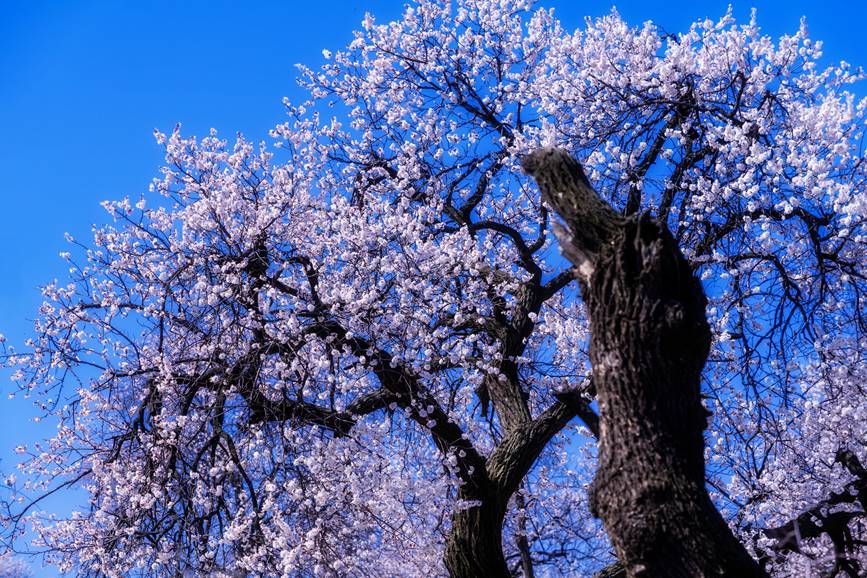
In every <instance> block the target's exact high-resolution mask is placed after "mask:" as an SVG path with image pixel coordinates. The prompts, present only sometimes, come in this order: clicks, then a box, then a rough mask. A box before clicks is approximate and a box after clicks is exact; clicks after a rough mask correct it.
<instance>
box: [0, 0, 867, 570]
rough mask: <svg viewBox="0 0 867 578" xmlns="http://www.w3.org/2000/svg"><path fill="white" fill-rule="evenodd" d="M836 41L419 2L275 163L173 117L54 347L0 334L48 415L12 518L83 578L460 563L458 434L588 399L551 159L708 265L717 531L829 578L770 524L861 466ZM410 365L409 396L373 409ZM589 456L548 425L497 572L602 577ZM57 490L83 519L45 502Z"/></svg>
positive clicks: (74, 257) (829, 563)
mask: <svg viewBox="0 0 867 578" xmlns="http://www.w3.org/2000/svg"><path fill="white" fill-rule="evenodd" d="M820 55H821V43H819V42H816V41H814V40H812V39H811V38H810V37H809V36H808V35H807V29H806V25H802V26H801V28H800V29H799V30H798V31H796V32H795V33H794V34H792V35H790V36H785V37H783V38H781V39H779V40H776V41H775V40H772V39H770V38H768V37H767V36H764V35H762V33H761V30H760V29H759V27H758V24H757V22H756V17H755V16H754V17H753V19H752V20H751V21H750V22H748V23H746V24H739V23H737V22H736V21H735V20H734V19H733V18H732V16H731V14H730V13H728V14H725V15H723V17H722V18H720V19H719V20H702V21H699V22H696V23H695V24H693V25H692V26H691V27H690V28H689V30H687V31H685V32H684V33H682V34H679V35H676V36H673V35H665V34H663V33H662V31H661V30H660V29H659V28H657V27H656V26H655V25H654V24H652V23H650V22H648V23H645V24H643V25H641V26H638V27H635V26H632V25H629V24H628V23H626V22H625V21H624V20H623V19H622V18H621V17H620V15H619V14H617V13H616V12H612V13H610V14H609V15H607V16H605V17H602V18H598V19H588V20H587V21H586V22H585V24H584V26H583V27H582V28H581V29H579V30H576V31H574V32H569V31H566V30H563V29H562V27H561V25H560V23H559V22H558V21H557V20H556V19H555V18H554V15H553V12H552V11H550V10H546V9H538V8H536V7H535V6H534V5H533V3H532V2H529V1H522V0H496V1H494V0H459V1H457V2H437V1H431V0H420V1H417V2H414V3H412V4H411V5H409V6H408V7H407V8H406V9H405V11H404V14H403V16H402V17H401V18H400V19H399V20H397V21H395V22H390V23H384V24H381V23H379V22H377V21H376V19H375V18H374V17H373V16H372V15H367V16H365V18H364V21H363V23H362V29H361V30H360V31H357V32H356V33H355V35H354V40H353V41H352V42H351V43H350V44H349V45H348V46H347V47H346V48H344V49H342V50H336V51H334V52H333V53H332V52H330V51H329V50H323V56H324V58H325V60H326V62H325V63H324V64H323V65H322V66H321V67H319V68H318V69H313V68H307V67H301V68H300V82H301V84H302V85H303V86H304V87H305V88H306V89H307V92H308V95H309V98H308V100H307V101H306V102H303V103H290V102H287V103H286V106H287V113H288V120H287V121H286V122H284V123H282V124H280V125H278V126H276V127H275V128H274V129H273V131H272V137H273V139H274V143H273V144H272V145H266V144H264V143H261V144H257V143H251V142H249V141H247V140H245V139H244V138H241V137H239V138H237V139H236V140H235V142H229V141H227V140H224V139H222V138H220V136H219V135H217V133H216V132H213V131H212V132H211V133H210V134H209V135H208V136H205V137H203V138H200V139H197V138H193V137H188V136H184V135H183V133H182V132H181V129H180V127H176V128H175V129H174V130H172V131H171V132H169V133H162V132H159V131H157V132H156V133H155V137H156V141H157V143H158V144H159V145H160V146H162V147H163V148H164V150H165V165H164V167H163V168H162V172H161V175H160V177H159V178H157V179H155V180H154V182H153V183H152V185H151V187H150V192H149V193H147V194H145V195H143V196H137V197H136V198H134V199H129V198H127V199H122V200H120V201H107V202H106V203H104V207H105V209H106V211H107V212H108V215H109V219H110V221H111V223H110V224H108V225H105V226H101V227H96V228H94V231H93V240H92V242H91V243H90V244H89V245H88V246H87V247H86V248H84V249H82V250H76V251H73V252H71V253H64V254H63V258H64V259H66V260H67V261H69V263H70V278H69V279H68V280H66V281H56V282H54V283H51V284H49V285H47V286H46V287H45V288H44V290H43V294H44V298H45V303H44V305H43V306H42V307H41V308H40V309H39V316H38V318H37V320H36V323H35V332H34V337H33V339H32V340H31V341H30V342H29V343H28V344H27V345H26V347H25V348H23V349H22V350H21V352H16V351H13V350H11V349H9V350H6V349H4V350H3V351H5V357H4V359H5V360H6V365H8V366H9V367H11V368H14V369H15V370H16V374H15V378H16V380H17V381H18V382H19V383H20V384H21V387H22V390H23V391H24V392H25V393H26V392H30V391H31V390H32V391H33V392H38V393H39V394H40V398H39V401H38V402H37V403H38V404H39V406H38V407H39V408H40V414H43V415H44V414H46V413H48V414H51V415H53V416H55V417H56V418H58V419H59V428H58V432H57V435H56V436H55V437H53V438H52V439H50V440H48V441H46V442H45V443H44V444H42V445H39V446H35V447H33V448H24V447H20V451H19V453H22V454H23V455H24V456H25V457H26V458H28V461H26V462H25V463H24V465H23V466H22V472H21V473H20V474H19V475H18V479H16V478H14V477H12V478H11V484H9V486H10V487H11V486H14V492H15V493H14V494H13V496H14V499H13V500H12V501H13V502H15V501H16V500H19V499H23V500H24V501H22V502H16V503H13V504H12V509H11V512H12V515H13V516H16V517H14V518H11V519H9V518H7V521H8V522H10V525H9V528H10V533H11V534H15V533H17V532H18V530H19V528H21V527H23V526H22V524H23V525H26V526H27V527H29V528H30V529H32V530H34V531H35V532H36V535H37V536H39V538H38V540H37V541H38V543H37V544H36V547H37V548H39V549H48V550H49V552H50V553H49V554H48V555H47V558H48V559H49V561H50V562H52V563H54V564H56V565H58V567H59V568H61V569H62V570H69V569H72V568H78V569H80V570H82V571H83V572H85V573H90V574H94V575H95V574H97V573H102V574H104V575H109V576H119V575H137V574H147V575H153V576H176V575H178V573H179V572H180V573H185V572H186V573H195V574H198V575H209V574H210V575H223V574H225V575H235V574H249V575H269V576H270V575H281V576H408V577H409V576H424V577H430V576H441V575H444V573H445V569H444V567H443V563H442V556H443V550H444V547H445V541H446V537H447V535H448V532H449V525H450V515H451V513H452V512H454V511H455V510H457V509H461V508H471V507H475V505H474V504H473V503H471V502H461V501H460V500H458V499H456V495H457V490H458V488H459V487H460V485H461V484H462V483H464V482H465V479H466V477H465V474H466V471H467V470H466V467H465V464H466V463H467V462H466V460H467V459H468V453H467V451H469V449H470V448H467V451H465V450H460V451H453V450H447V451H441V450H442V448H441V447H439V446H438V444H437V437H436V436H437V428H442V427H447V426H449V425H456V426H457V427H459V428H460V431H461V432H463V439H466V440H468V441H469V442H470V443H471V446H472V450H474V451H476V452H478V454H480V455H481V456H488V455H490V454H491V452H492V451H493V450H494V448H496V447H497V445H498V444H499V443H500V441H501V440H502V438H503V433H504V428H505V427H506V426H505V424H504V423H502V416H501V415H500V414H499V413H498V412H499V409H498V408H497V407H496V406H495V405H490V402H489V401H488V400H486V399H484V397H485V396H484V391H485V389H486V387H487V385H486V384H488V383H490V380H506V381H508V380H514V381H515V382H516V383H518V384H519V385H520V390H521V391H522V393H523V394H524V399H523V402H522V403H524V404H525V406H526V408H527V410H528V412H529V413H530V415H532V416H538V415H539V414H540V413H541V412H543V411H544V410H545V408H547V407H549V406H550V405H551V404H552V403H554V401H555V396H556V394H559V393H563V392H567V391H573V390H576V389H581V388H584V387H586V385H587V383H586V381H587V378H588V376H589V373H590V368H589V362H588V360H587V351H586V347H587V326H586V322H585V319H584V314H583V307H582V304H581V302H580V299H578V297H577V290H576V288H575V286H574V284H572V283H570V281H571V279H572V277H571V274H570V273H569V271H568V270H567V268H566V266H565V264H564V261H563V260H562V259H561V258H560V257H559V256H558V254H557V249H556V241H555V239H554V238H553V236H552V235H551V234H550V232H549V226H550V222H549V220H550V219H549V213H548V209H547V208H546V207H544V206H543V205H542V204H541V201H540V199H539V197H538V191H537V190H536V189H535V187H534V186H533V185H532V184H531V182H530V181H529V180H528V179H527V178H526V177H525V176H523V174H522V173H521V171H520V169H519V164H518V163H519V159H520V156H521V155H522V154H524V153H526V152H528V151H530V150H532V149H534V148H536V147H539V146H541V145H550V144H556V145H559V146H564V147H567V148H569V149H570V150H572V151H574V153H575V154H576V155H577V156H578V157H579V158H581V160H582V162H583V163H584V164H585V166H586V167H587V169H588V174H589V177H590V179H591V181H592V182H593V183H594V185H595V186H596V187H597V189H598V190H599V191H600V192H601V193H602V194H603V195H604V196H605V197H606V198H607V199H609V200H610V201H611V202H612V203H613V204H614V205H615V206H616V207H618V208H620V209H623V210H626V211H639V210H640V211H644V210H648V211H651V212H652V213H653V214H655V215H657V216H658V217H659V218H660V219H662V220H663V221H665V222H666V223H667V224H668V226H669V228H670V229H671V230H672V232H673V233H675V235H676V236H677V239H678V241H679V243H680V245H681V246H682V247H683V248H684V253H685V255H686V256H687V257H688V258H689V259H690V260H691V262H692V263H694V265H695V267H696V269H697V271H698V272H699V274H700V275H701V276H702V278H703V279H704V281H705V287H706V290H707V292H708V294H709V296H710V299H711V303H710V306H709V317H710V319H711V323H712V325H713V327H714V331H715V336H716V340H715V343H714V350H713V351H712V353H711V360H710V362H709V364H708V367H707V369H706V372H705V377H706V383H705V391H706V394H707V398H708V399H707V406H708V407H709V408H710V410H711V411H712V412H713V418H712V420H711V424H710V428H709V431H708V435H707V442H708V448H707V459H708V480H709V483H710V485H711V487H712V488H713V490H714V492H715V495H714V497H715V499H717V500H718V504H719V506H720V508H721V510H722V512H723V513H724V515H725V516H726V517H727V519H728V520H729V521H730V523H731V524H732V526H733V527H734V528H735V529H736V530H737V532H738V533H739V535H741V536H742V537H743V539H744V541H745V543H746V544H748V546H749V547H750V548H752V549H753V552H754V553H755V554H756V555H764V556H766V557H768V560H767V564H768V568H769V570H771V571H772V573H773V575H774V576H781V577H782V576H803V575H809V574H810V573H816V574H817V575H818V573H819V572H823V571H826V570H828V569H830V568H831V567H833V565H834V562H835V560H834V555H835V549H834V548H835V546H834V544H832V543H831V542H830V541H829V540H828V539H826V538H827V537H822V538H817V539H810V540H805V541H804V543H803V544H802V550H801V552H800V553H798V552H793V551H779V552H778V551H776V550H773V546H774V544H773V540H771V539H770V538H769V537H768V536H767V535H766V534H765V533H763V530H764V529H768V528H773V527H776V526H779V525H781V524H784V523H785V522H787V521H789V520H792V519H793V518H795V517H797V516H798V515H799V513H800V512H802V511H805V510H806V509H809V508H810V507H812V506H813V505H815V504H817V503H820V502H821V501H822V500H825V499H827V498H828V496H829V495H830V494H831V493H832V492H838V491H840V490H841V488H843V487H844V486H846V484H848V483H850V482H851V481H852V479H853V473H852V472H851V471H850V470H849V469H847V468H846V467H844V466H843V465H842V464H840V463H837V462H835V454H836V453H837V452H838V451H840V450H841V448H843V449H847V450H849V451H851V452H853V454H854V455H855V456H857V457H858V458H859V459H860V460H861V462H862V463H864V462H865V461H867V451H865V439H867V437H865V436H867V431H865V426H864V425H863V424H865V423H867V402H865V399H867V397H865V396H864V392H863V384H864V383H867V375H865V374H864V370H863V367H864V362H865V359H864V356H865V350H867V347H865V345H867V337H865V331H864V330H865V321H864V319H863V317H862V315H861V313H860V311H861V310H862V309H863V299H864V295H865V291H867V286H865V276H864V275H865V273H864V263H865V257H867V255H865V239H867V237H865V230H864V219H865V207H867V200H865V198H867V197H865V189H864V183H865V177H867V174H865V167H867V163H865V158H864V151H863V150H862V148H861V146H860V142H861V141H862V139H863V131H864V126H865V108H867V103H865V102H864V101H857V100H856V99H855V97H854V96H853V95H852V94H851V93H850V92H848V91H847V87H848V86H849V85H850V84H851V83H853V82H855V81H856V80H859V79H860V78H861V76H862V75H861V72H860V71H859V70H858V69H855V68H852V67H851V66H849V65H847V64H845V63H842V64H840V65H837V66H832V67H829V68H823V67H820V66H819V64H818V59H819V57H820ZM69 241H70V242H71V243H74V242H75V241H74V240H73V239H72V238H71V237H70V238H69ZM510 335H519V336H520V339H518V340H517V341H515V340H512V339H511V338H509V337H507V336H510ZM0 347H5V344H3V340H2V337H0ZM389 375H391V376H394V375H398V376H400V378H401V379H404V380H410V379H411V380H412V382H413V384H414V385H413V387H415V388H416V389H414V390H413V393H412V396H410V398H411V399H409V400H407V399H400V400H394V399H390V398H389V399H384V400H380V401H381V402H382V403H379V402H377V403H378V405H376V407H375V409H370V410H364V411H362V410H361V409H359V408H360V407H362V406H363V404H362V402H363V401H365V400H369V399H373V398H372V396H375V395H376V394H377V392H381V391H382V388H383V381H384V380H387V379H388V376H389ZM355 411H357V412H358V413H353V412H355ZM16 451H18V450H16ZM594 462H595V444H594V443H593V439H592V436H591V432H590V431H589V429H588V428H586V427H585V426H584V424H582V423H581V422H579V421H578V420H575V421H573V422H571V423H570V424H569V425H568V426H566V427H565V428H564V429H563V431H562V432H561V433H560V434H559V435H558V436H556V437H554V438H553V439H552V440H551V441H550V443H549V444H548V446H547V447H546V449H545V451H544V452H543V453H542V455H541V457H540V458H539V460H538V461H537V462H536V464H535V466H534V468H533V470H532V471H531V472H530V473H529V475H528V476H526V478H525V479H524V480H523V482H522V484H521V487H520V488H519V490H518V492H517V493H516V494H515V496H514V497H513V499H512V501H511V503H510V509H509V512H508V514H507V517H506V522H505V529H504V538H503V546H504V549H505V552H506V556H507V558H508V559H509V560H517V559H519V557H520V552H519V546H518V543H519V540H518V538H519V537H522V536H523V537H526V539H527V542H528V544H529V546H528V548H529V552H530V556H531V558H532V559H533V561H534V563H535V565H536V572H537V575H539V576H547V575H550V576H557V575H592V573H593V572H594V571H596V570H599V569H600V568H601V567H602V566H604V565H605V564H607V563H609V562H610V561H611V556H610V547H609V546H608V544H607V541H606V538H605V535H604V532H603V531H602V529H601V526H600V524H599V523H598V521H596V520H595V519H594V518H593V517H592V516H591V515H590V513H589V508H588V504H587V492H586V489H587V485H588V484H589V482H590V480H591V479H592V476H593V468H594ZM8 480H9V478H7V481H8ZM65 485H74V486H76V487H79V488H83V489H84V490H85V492H86V493H87V496H88V499H89V503H87V504H83V507H82V508H81V510H80V511H79V512H76V513H74V514H72V515H71V516H68V517H65V518H62V519H61V518H59V517H56V516H50V515H47V514H46V513H44V512H40V511H39V508H38V505H37V507H34V508H29V509H27V510H24V508H26V507H27V503H28V500H32V499H35V498H36V497H38V496H39V495H41V494H44V493H46V492H49V491H52V490H53V489H54V488H57V487H59V486H65ZM19 486H20V487H19ZM22 496H23V497H24V498H22ZM855 506H856V505H854V504H850V505H846V506H842V507H852V508H854V507H855ZM19 514H20V516H19ZM858 524H860V525H858ZM851 531H852V533H853V536H855V537H856V538H857V539H858V540H865V539H867V535H865V533H864V530H863V520H862V521H860V522H853V524H852V528H851ZM763 553H764V554H763ZM847 555H848V556H851V557H852V559H853V560H857V561H858V562H859V563H860V564H861V565H862V567H867V554H865V552H864V549H863V548H860V547H859V548H858V549H857V551H855V552H847ZM233 573H235V574H233Z"/></svg>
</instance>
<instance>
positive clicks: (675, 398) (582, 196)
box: [524, 149, 764, 578]
mask: <svg viewBox="0 0 867 578" xmlns="http://www.w3.org/2000/svg"><path fill="white" fill-rule="evenodd" d="M524 168H525V169H526V170H527V171H528V172H529V173H530V174H532V175H533V176H534V177H535V178H536V180H537V182H538V183H539V187H540V189H541V191H542V194H543V197H544V198H545V200H546V201H547V202H548V203H549V204H551V205H552V206H553V208H554V209H555V210H556V211H557V212H558V213H559V214H560V216H561V217H562V218H563V220H564V221H565V225H566V226H565V228H564V227H559V228H555V231H556V232H557V233H558V237H559V238H560V243H561V247H562V248H563V253H564V255H566V256H567V258H569V259H570V260H571V261H572V262H573V263H574V264H575V267H576V269H575V273H576V277H577V278H578V279H579V281H580V282H581V292H582V296H583V298H584V301H585V304H586V307H587V311H588V314H589V317H590V330H591V338H590V361H591V363H592V366H593V382H594V384H595V386H596V390H597V400H598V402H599V409H600V439H599V467H598V470H597V473H596V478H595V480H594V484H593V487H592V489H591V503H592V507H593V511H594V514H595V515H597V516H599V517H600V518H601V519H602V521H603V524H604V525H605V529H606V531H607V532H608V535H609V537H610V538H611V542H612V543H613V545H614V549H615V552H616V553H617V557H618V559H619V560H620V562H621V563H622V565H623V567H624V569H625V571H626V575H627V576H629V577H721V576H729V577H738V578H740V577H744V578H747V577H752V576H764V573H763V572H762V570H761V569H760V568H759V566H758V565H757V564H756V562H755V561H754V560H753V559H752V558H751V557H750V556H749V554H747V552H746V550H745V549H744V548H743V546H742V545H741V544H740V542H738V540H737V539H736V538H735V537H734V535H733V534H732V532H731V530H730V529H729V527H728V525H727V524H726V523H725V521H724V520H723V518H722V516H721V515H720V514H719V512H718V511H717V509H716V508H715V507H714V505H713V503H712V502H711V500H710V497H709V495H708V493H707V490H706V489H705V478H704V453H703V452H704V437H703V431H704V428H705V427H706V420H707V416H708V414H707V411H706V410H705V409H704V407H703V406H702V404H701V399H700V378H701V372H702V368H703V367H704V363H705V361H706V359H707V355H708V351H709V348H710V341H711V334H710V329H709V327H708V324H707V320H706V318H705V306H706V303H707V301H706V298H705V295H704V291H703V290H702V286H701V283H700V282H699V281H698V280H697V279H696V278H695V276H694V275H693V273H692V271H691V269H690V267H689V264H688V262H687V261H686V259H685V258H684V257H683V255H682V254H681V252H680V251H679V249H678V248H677V244H676V242H675V240H674V239H673V237H672V235H671V233H670V232H669V231H668V230H667V229H666V228H665V226H664V225H660V224H659V223H657V222H656V221H655V220H653V219H651V218H650V217H648V216H646V215H645V216H641V217H629V218H623V217H621V216H620V215H619V214H617V213H616V212H614V211H613V209H612V208H611V207H610V205H608V204H607V203H606V202H605V201H603V200H602V199H601V198H600V197H598V195H596V193H595V191H593V189H592V187H591V186H590V184H589V182H588V181H587V178H586V177H585V176H584V173H583V171H582V170H581V167H580V165H579V164H578V163H577V162H576V161H575V160H574V159H572V158H571V157H570V156H569V155H568V153H566V152H564V151H562V150H558V149H543V150H540V151H537V152H535V153H533V154H532V155H530V156H529V157H527V158H526V159H525V161H524Z"/></svg>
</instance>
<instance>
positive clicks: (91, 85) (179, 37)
mask: <svg viewBox="0 0 867 578" xmlns="http://www.w3.org/2000/svg"><path fill="white" fill-rule="evenodd" d="M616 4H617V8H618V10H619V11H620V12H621V14H622V15H623V16H624V17H625V18H626V19H627V20H628V21H629V22H631V23H633V24H639V23H641V22H643V21H645V20H654V21H655V22H657V23H658V24H660V25H662V26H663V27H664V28H665V29H666V30H667V31H670V32H679V31H682V30H685V29H686V27H687V26H688V25H689V23H690V22H691V21H693V20H695V19H697V18H700V17H705V16H707V17H711V18H717V17H719V16H720V15H722V14H723V13H724V12H725V10H726V7H727V5H728V2H727V1H725V0H723V1H708V2H696V1H694V0H693V1H679V0H678V1H675V0H668V1H665V2H648V1H642V2H618V3H616ZM402 5H403V2H402V1H399V0H391V1H386V0H375V1H374V0H360V1H355V2H349V1H345V0H329V1H328V2H303V3H302V2H295V1H289V0H284V1H265V2H249V1H248V2H243V3H242V2H240V1H236V2H232V1H228V0H195V1H193V0H176V1H173V2H170V1H168V0H165V1H141V2H133V1H120V0H118V1H111V2H110V1H107V0H103V1H84V0H82V1H79V2H72V1H61V0H54V1H48V0H45V1H32V2H31V1H25V0H17V1H16V0H0V7H2V10H3V13H2V18H0V127H2V130H3V131H4V135H5V136H3V137H2V138H0V249H2V250H0V272H2V273H0V275H2V277H0V278H2V283H0V333H3V334H5V335H6V337H7V339H8V341H9V343H11V344H15V343H21V342H22V341H23V340H24V339H25V338H26V336H27V334H28V331H29V327H30V319H32V317H33V313H34V312H35V310H36V308H37V307H38V304H39V301H40V299H39V291H38V286H39V285H41V284H43V283H45V282H46V281H49V280H51V279H52V278H61V279H62V278H63V276H64V273H65V268H64V264H63V262H62V261H61V260H60V259H59V257H58V253H59V252H60V251H64V250H66V249H67V247H66V243H65V241H64V235H63V234H64V232H67V231H68V232H70V233H72V234H73V235H74V236H76V237H78V238H80V239H86V238H87V237H88V234H89V231H90V226H91V224H92V223H96V222H102V221H103V220H104V219H105V217H104V213H103V211H102V209H101V208H100V206H99V202H100V201H101V200H104V199H112V198H119V197H122V196H124V195H130V196H132V197H137V196H138V195H139V194H140V193H141V192H143V191H146V190H147V186H148V183H149V182H150V179H151V178H153V177H154V176H156V175H157V171H158V168H159V165H160V160H161V155H160V150H159V148H158V147H157V146H156V144H155V142H154V140H153V137H152V131H153V129H154V128H160V129H161V130H164V131H168V130H171V128H172V127H173V126H174V125H175V124H176V123H177V122H182V123H183V124H184V132H185V133H187V134H204V133H206V132H207V131H208V129H210V128H211V127H215V128H217V129H218V130H219V131H220V132H221V133H222V134H223V135H225V136H231V135H232V134H233V133H234V132H236V131H241V132H243V133H244V134H245V135H247V136H248V137H250V138H253V139H261V138H265V137H266V135H267V130H268V129H269V128H270V127H271V126H273V125H274V124H276V123H278V122H280V121H282V119H283V112H282V105H281V99H282V97H284V96H288V97H290V99H293V100H294V99H297V97H298V96H299V92H298V90H297V88H296V86H295V83H294V76H295V73H294V68H293V66H294V64H295V63H298V62H303V63H306V64H311V65H316V64H318V63H320V62H321V60H322V54H321V51H322V49H323V48H329V49H332V50H333V49H336V48H339V47H341V46H343V45H344V44H346V43H347V42H348V41H349V40H351V31H352V30H353V29H354V28H356V27H357V26H358V24H359V23H360V21H361V19H362V17H363V14H364V12H365V11H370V12H372V13H373V14H375V15H376V16H377V19H378V20H379V21H387V20H390V19H393V18H395V17H397V16H398V14H399V13H400V11H401V8H402ZM539 5H540V6H550V7H554V8H555V9H556V12H555V14H556V15H557V16H558V17H559V18H560V19H561V20H562V21H563V23H564V25H565V27H566V28H567V29H573V28H576V27H579V26H580V25H581V22H582V18H583V17H584V16H585V15H590V16H598V15H602V14H605V13H607V12H608V11H609V10H610V9H611V6H612V3H611V2H610V1H596V0H586V1H580V2H577V1H575V2H568V1H565V0H550V1H548V2H540V3H539ZM753 6H755V7H756V8H757V9H758V11H759V15H758V18H759V23H760V24H761V25H762V27H763V28H764V29H765V30H766V31H767V32H768V33H769V34H771V35H772V36H779V35H780V34H782V33H784V32H791V31H794V30H796V29H797V26H798V22H799V19H800V17H801V16H802V15H806V16H807V18H808V23H809V27H810V31H811V34H812V36H813V37H814V38H815V39H819V40H823V41H824V42H825V55H826V56H825V57H826V59H827V60H828V61H829V62H830V61H837V60H841V59H843V60H847V61H849V62H851V63H853V64H855V65H864V66H867V48H865V47H864V42H863V40H864V38H863V34H864V29H865V25H867V3H863V2H858V1H854V0H850V1H826V2H807V1H790V2H785V1H777V0H773V1H771V0H768V1H761V2H759V1H753V2H743V3H735V4H734V11H735V15H736V17H738V18H739V19H743V20H747V19H748V18H749V11H750V8H751V7H753ZM858 92H860V93H861V94H864V93H865V88H864V87H863V86H862V87H859V90H858ZM9 389H10V385H9V384H8V380H7V374H6V373H3V372H2V371H0V391H2V392H3V394H4V395H2V397H0V416H2V417H0V460H2V461H0V470H6V469H9V468H10V466H12V463H13V462H14V458H13V456H12V454H11V452H10V450H11V447H12V446H14V445H15V444H17V443H22V442H23V443H31V442H32V441H34V440H35V439H37V438H39V437H42V436H43V435H45V434H50V429H51V427H52V426H51V424H45V423H42V424H35V423H33V422H32V421H31V417H32V415H31V413H30V410H29V405H28V402H25V401H24V400H16V401H11V402H10V401H9V400H7V399H6V396H5V393H6V392H8V391H9ZM41 575H46V576H48V575H51V574H48V573H45V571H44V570H37V576H41Z"/></svg>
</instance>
